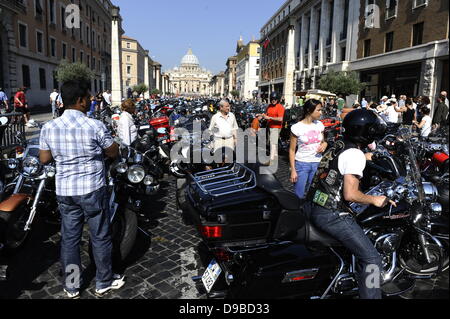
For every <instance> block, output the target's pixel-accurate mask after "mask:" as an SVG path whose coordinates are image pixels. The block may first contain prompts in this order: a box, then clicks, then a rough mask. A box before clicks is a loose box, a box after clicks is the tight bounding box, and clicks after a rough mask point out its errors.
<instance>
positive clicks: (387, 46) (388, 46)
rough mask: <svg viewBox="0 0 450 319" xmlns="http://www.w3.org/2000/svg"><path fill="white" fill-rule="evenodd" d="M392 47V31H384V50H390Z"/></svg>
mask: <svg viewBox="0 0 450 319" xmlns="http://www.w3.org/2000/svg"><path fill="white" fill-rule="evenodd" d="M393 49H394V32H389V33H386V43H385V46H384V52H391V51H392V50H393Z"/></svg>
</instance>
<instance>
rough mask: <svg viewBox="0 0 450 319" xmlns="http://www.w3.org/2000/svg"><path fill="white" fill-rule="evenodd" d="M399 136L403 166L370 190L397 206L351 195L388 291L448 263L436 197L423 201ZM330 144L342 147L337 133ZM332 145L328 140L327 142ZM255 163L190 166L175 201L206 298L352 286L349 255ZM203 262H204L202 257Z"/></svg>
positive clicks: (341, 290) (334, 291)
mask: <svg viewBox="0 0 450 319" xmlns="http://www.w3.org/2000/svg"><path fill="white" fill-rule="evenodd" d="M400 143H403V145H404V154H406V155H407V156H405V158H404V159H405V160H406V161H407V162H406V165H407V169H406V175H405V176H399V177H398V178H395V179H393V180H390V181H380V182H379V183H378V184H377V185H376V186H374V187H372V188H371V189H369V190H368V191H367V193H368V194H373V195H375V194H376V195H385V196H388V197H389V198H391V199H392V200H394V201H395V202H396V203H397V208H395V207H386V208H384V209H376V208H374V207H372V206H367V205H358V204H353V205H352V210H353V213H354V216H355V219H356V221H357V222H358V223H359V224H360V225H361V227H362V228H363V229H364V230H365V232H366V234H367V236H368V237H369V238H370V239H371V240H372V242H373V244H374V246H375V247H376V248H377V250H378V251H379V253H380V255H381V256H382V259H383V269H382V274H381V275H382V283H381V284H382V286H381V287H382V290H383V292H384V295H385V296H394V295H400V294H402V293H404V292H406V291H408V290H410V289H412V288H413V286H414V282H415V279H417V278H430V277H432V276H434V275H437V274H439V273H440V272H442V271H443V270H444V269H446V268H448V225H447V229H446V230H445V229H437V227H436V225H434V221H435V220H436V218H439V216H440V215H441V214H442V211H441V210H440V209H439V205H437V203H434V202H433V201H432V200H431V201H427V198H426V195H425V191H424V188H425V187H424V185H423V184H422V180H421V179H420V172H419V171H418V169H417V165H416V162H415V156H414V153H413V150H412V149H411V148H410V147H408V146H409V145H408V142H407V141H405V140H402V139H400V140H399V144H400ZM334 147H336V148H337V147H340V143H339V142H338V143H336V145H335V146H334ZM330 151H333V150H330ZM260 169H261V168H260V167H258V166H257V165H248V164H247V165H241V164H230V165H227V166H226V167H220V168H216V169H213V170H207V171H201V172H196V173H190V174H188V176H189V178H188V180H187V182H186V187H185V193H184V195H183V193H182V192H180V193H179V195H180V196H185V200H184V201H183V203H182V206H181V207H182V208H183V211H184V213H185V214H187V215H188V216H189V219H190V220H192V222H193V224H194V225H195V226H196V227H197V229H198V231H199V234H200V236H201V238H202V239H203V241H202V244H201V245H200V247H199V253H200V257H201V258H202V260H203V261H204V264H205V266H207V267H206V271H205V273H204V275H203V276H201V277H196V278H193V279H194V280H195V281H196V282H197V283H198V286H199V289H201V290H202V291H205V292H206V293H207V295H208V297H209V298H312V299H314V298H321V299H324V298H333V297H342V296H355V295H357V293H358V287H357V282H356V276H355V267H356V265H355V257H354V256H352V254H351V253H349V252H348V250H347V249H345V248H344V247H343V246H342V244H341V243H340V242H338V241H336V240H334V239H333V238H331V237H330V236H328V235H327V234H325V233H323V232H321V231H319V230H318V229H317V228H316V227H315V226H314V225H312V224H311V222H310V221H309V218H308V216H309V214H310V207H311V206H310V203H305V202H303V203H302V202H300V200H299V199H298V198H297V196H296V195H295V194H293V193H291V192H288V191H286V190H285V189H284V188H283V187H282V185H281V183H280V182H279V181H278V180H277V178H276V177H275V176H273V175H271V174H261V172H260ZM208 263H209V264H208Z"/></svg>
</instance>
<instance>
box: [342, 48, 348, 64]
mask: <svg viewBox="0 0 450 319" xmlns="http://www.w3.org/2000/svg"><path fill="white" fill-rule="evenodd" d="M346 53H347V48H346V47H342V48H341V61H345V55H346Z"/></svg>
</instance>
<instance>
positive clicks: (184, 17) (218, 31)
mask: <svg viewBox="0 0 450 319" xmlns="http://www.w3.org/2000/svg"><path fill="white" fill-rule="evenodd" d="M112 1H113V3H114V5H117V6H119V7H120V12H121V15H122V18H123V28H124V30H125V34H126V35H127V36H129V37H132V38H135V39H137V40H138V41H139V42H140V43H141V45H142V46H143V47H144V49H147V50H149V51H150V56H152V57H154V59H155V60H156V61H158V62H159V63H161V64H162V65H163V70H167V69H171V68H173V67H174V66H178V65H179V63H180V61H181V58H182V57H183V56H184V55H185V54H186V52H187V50H188V48H189V46H191V47H192V50H193V51H194V54H195V55H197V57H198V58H199V60H200V64H201V66H202V67H204V68H207V69H208V70H210V71H212V72H213V73H218V72H219V71H223V70H225V68H226V67H225V63H226V59H227V58H228V57H229V56H232V55H234V54H235V50H236V42H237V41H238V40H239V36H240V35H242V37H243V39H244V42H245V43H247V42H248V41H250V40H251V38H252V36H254V37H255V39H258V38H259V36H260V35H259V30H260V29H261V28H262V26H263V25H264V24H265V23H266V22H267V21H268V20H269V19H270V17H271V16H272V15H273V14H274V13H275V11H276V10H277V9H278V8H279V7H281V5H282V4H283V3H284V2H285V1H284V0H187V1H185V0H164V1H160V0H157V1H154V0H153V1H152V0H112Z"/></svg>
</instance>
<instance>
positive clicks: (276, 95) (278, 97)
mask: <svg viewBox="0 0 450 319" xmlns="http://www.w3.org/2000/svg"><path fill="white" fill-rule="evenodd" d="M273 100H275V101H279V100H280V96H279V95H278V93H277V92H272V93H271V94H270V101H273Z"/></svg>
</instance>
